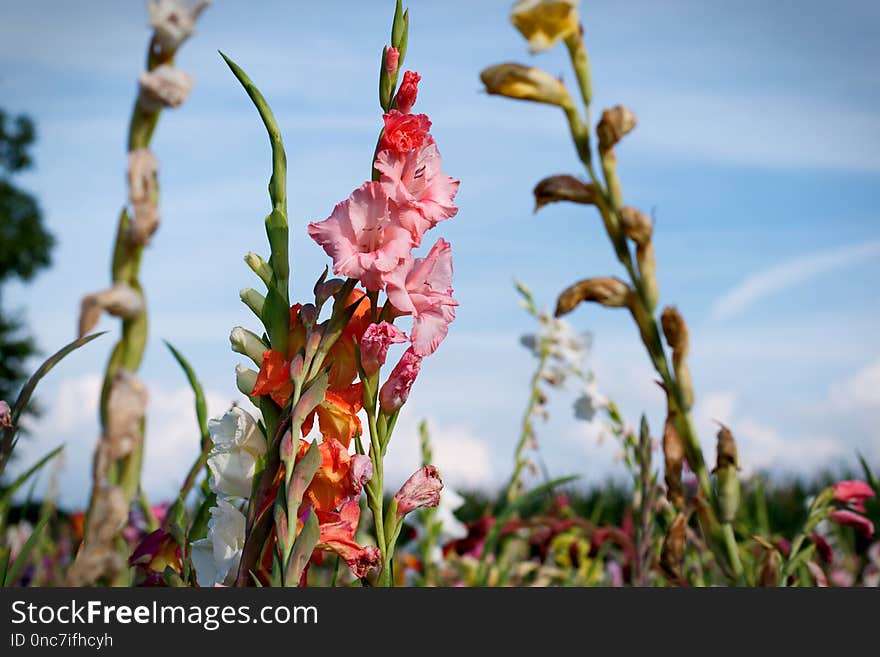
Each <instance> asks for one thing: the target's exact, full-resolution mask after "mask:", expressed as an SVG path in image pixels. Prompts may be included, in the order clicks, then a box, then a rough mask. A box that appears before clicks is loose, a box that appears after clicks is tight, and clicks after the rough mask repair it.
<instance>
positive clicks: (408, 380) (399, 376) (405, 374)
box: [379, 347, 422, 415]
mask: <svg viewBox="0 0 880 657" xmlns="http://www.w3.org/2000/svg"><path fill="white" fill-rule="evenodd" d="M421 367H422V357H421V356H417V355H416V354H415V353H414V352H413V348H412V347H410V348H409V349H407V350H406V351H405V352H403V356H401V358H400V362H398V363H397V365H395V366H394V369H393V370H391V376H389V377H388V380H387V381H386V382H385V383H384V384H383V385H382V388H381V389H380V390H379V406H380V408H381V411H382V413H384V414H385V415H390V414H391V413H394V412H395V411H398V410H400V408H401V407H402V406H403V405H404V404H405V403H406V400H407V398H408V397H409V392H410V390H412V385H413V383H414V382H415V380H416V377H417V376H418V375H419V370H420V369H421Z"/></svg>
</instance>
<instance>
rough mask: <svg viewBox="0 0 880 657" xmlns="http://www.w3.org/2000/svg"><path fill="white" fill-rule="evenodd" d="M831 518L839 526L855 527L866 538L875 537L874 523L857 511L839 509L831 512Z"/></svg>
mask: <svg viewBox="0 0 880 657" xmlns="http://www.w3.org/2000/svg"><path fill="white" fill-rule="evenodd" d="M829 518H831V520H833V521H834V522H836V523H837V524H839V525H847V526H849V527H854V528H855V529H856V530H857V531H858V532H860V533H861V534H862V535H863V536H864V537H865V538H871V537H872V536H873V535H874V523H873V522H871V521H870V520H868V519H867V518H866V517H865V516H862V515H859V514H858V513H856V512H855V511H850V510H849V509H837V510H836V511H832V512H831V515H830V516H829Z"/></svg>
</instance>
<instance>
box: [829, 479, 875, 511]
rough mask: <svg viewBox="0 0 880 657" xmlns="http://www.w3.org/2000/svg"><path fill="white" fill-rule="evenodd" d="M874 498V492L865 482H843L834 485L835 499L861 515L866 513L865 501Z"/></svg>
mask: <svg viewBox="0 0 880 657" xmlns="http://www.w3.org/2000/svg"><path fill="white" fill-rule="evenodd" d="M872 497H874V491H873V490H871V487H870V486H868V484H866V483H865V482H864V481H841V482H838V483H837V484H835V485H834V499H835V500H837V501H838V502H843V503H844V504H847V505H848V506H850V507H851V508H853V509H855V510H856V511H859V512H861V513H864V512H865V500H868V499H870V498H872Z"/></svg>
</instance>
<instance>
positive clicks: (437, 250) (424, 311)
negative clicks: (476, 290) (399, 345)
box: [385, 238, 458, 356]
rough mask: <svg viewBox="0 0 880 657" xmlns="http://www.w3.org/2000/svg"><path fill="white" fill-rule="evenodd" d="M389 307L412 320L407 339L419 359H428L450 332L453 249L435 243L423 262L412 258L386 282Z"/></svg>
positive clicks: (387, 278)
mask: <svg viewBox="0 0 880 657" xmlns="http://www.w3.org/2000/svg"><path fill="white" fill-rule="evenodd" d="M385 282H386V286H387V287H386V290H385V291H386V293H387V294H388V300H389V301H390V302H391V304H392V305H393V306H394V307H395V308H396V309H397V310H398V311H400V313H402V314H404V315H410V314H411V315H412V316H413V328H412V333H411V335H410V337H411V339H412V344H413V346H412V348H413V351H414V352H415V354H416V355H418V356H429V355H430V354H432V353H434V351H436V349H437V347H438V346H439V345H440V343H441V342H442V341H443V338H445V337H446V334H447V333H448V332H449V323H450V322H451V321H452V320H453V319H455V306H457V305H458V302H457V301H456V300H455V299H454V298H453V297H452V247H451V246H450V244H449V242H447V241H446V240H444V239H442V238H441V239H439V240H437V243H436V244H434V246H433V247H431V251H430V252H429V253H428V255H427V257H425V258H417V259H415V260H412V259H411V258H410V259H408V260H407V261H406V262H404V263H403V264H402V265H401V266H400V267H399V268H398V269H396V270H395V271H393V272H391V273H390V274H389V275H388V276H386V278H385Z"/></svg>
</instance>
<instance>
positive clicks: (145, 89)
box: [138, 64, 192, 112]
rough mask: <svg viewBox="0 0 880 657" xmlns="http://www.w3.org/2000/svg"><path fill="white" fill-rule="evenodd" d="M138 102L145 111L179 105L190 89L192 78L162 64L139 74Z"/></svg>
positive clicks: (156, 110)
mask: <svg viewBox="0 0 880 657" xmlns="http://www.w3.org/2000/svg"><path fill="white" fill-rule="evenodd" d="M140 85H141V90H140V94H139V95H138V104H139V105H140V106H141V107H142V108H143V109H144V111H146V112H158V111H159V110H161V109H163V108H165V107H172V108H173V107H180V106H181V105H182V104H183V101H185V100H186V99H187V97H188V96H189V92H190V91H191V90H192V78H191V77H190V76H189V74H187V73H184V72H183V71H181V70H178V69H176V68H174V67H173V66H169V65H167V64H163V65H162V66H157V67H156V68H154V69H153V70H152V71H147V72H146V73H143V74H141V77H140Z"/></svg>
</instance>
